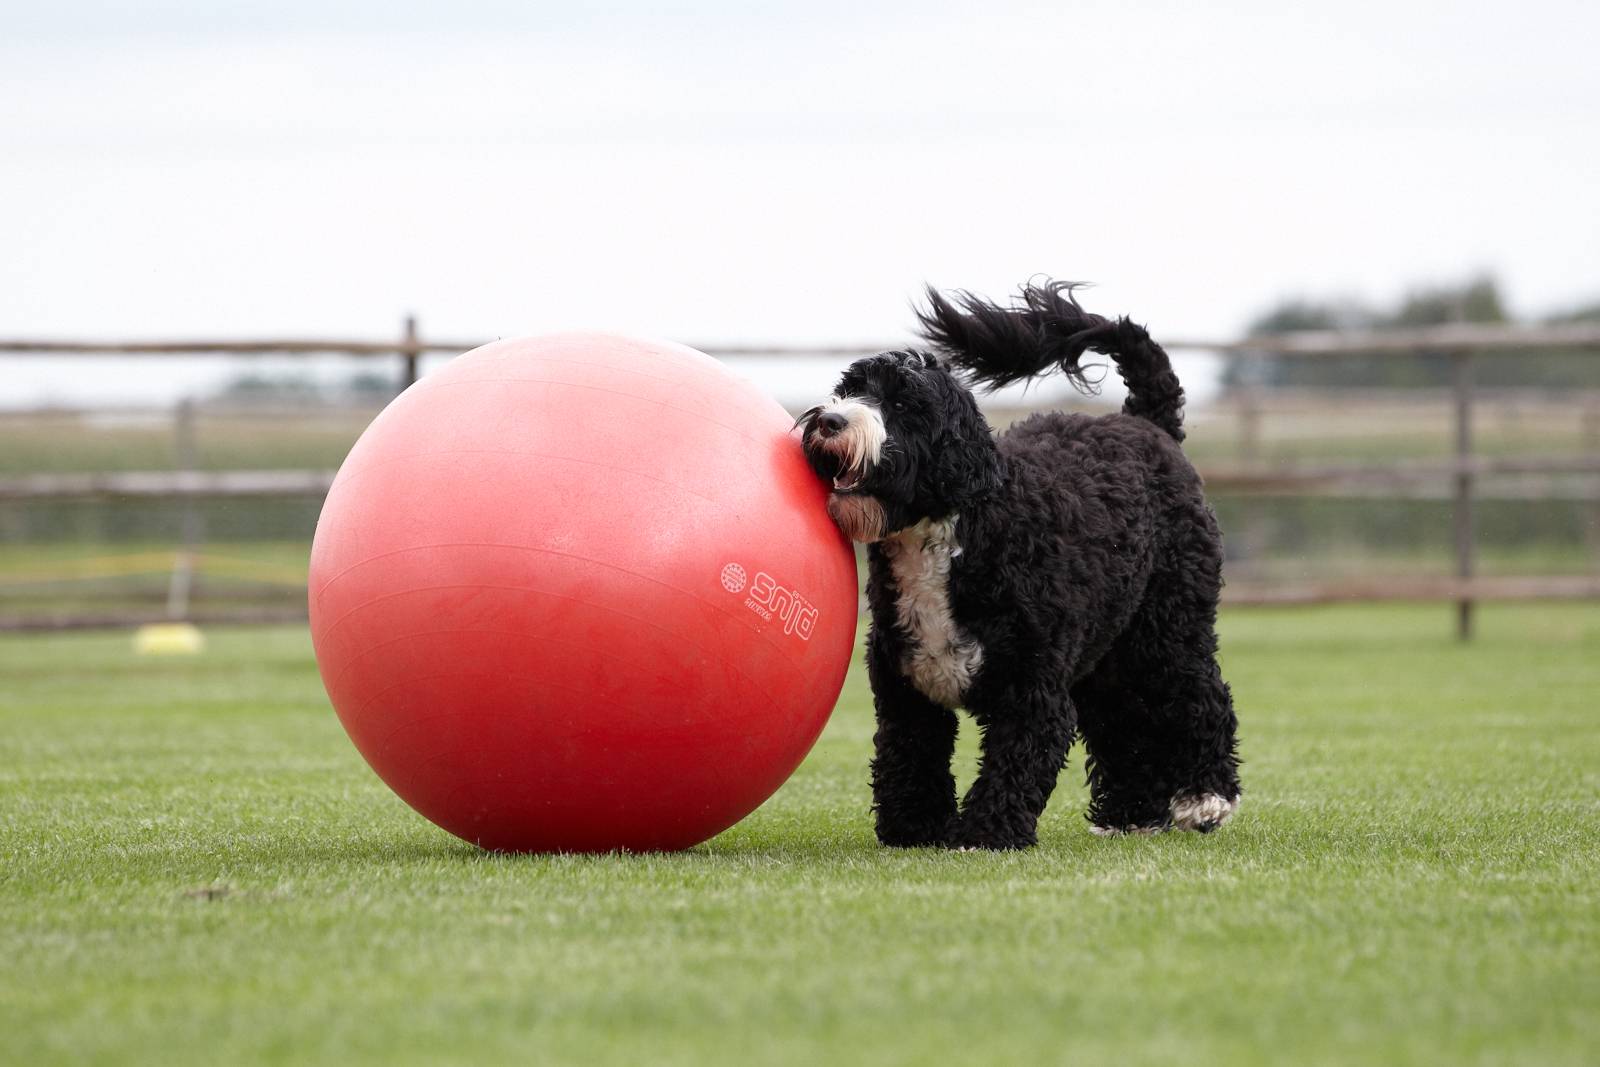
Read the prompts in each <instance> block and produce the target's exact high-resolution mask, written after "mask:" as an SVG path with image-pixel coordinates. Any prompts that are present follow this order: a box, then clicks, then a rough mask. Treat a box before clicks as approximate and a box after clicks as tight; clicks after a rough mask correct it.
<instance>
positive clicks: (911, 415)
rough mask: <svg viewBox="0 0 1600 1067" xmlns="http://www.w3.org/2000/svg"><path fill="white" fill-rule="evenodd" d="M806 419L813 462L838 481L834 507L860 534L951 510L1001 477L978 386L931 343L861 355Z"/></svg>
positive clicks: (849, 530) (877, 534)
mask: <svg viewBox="0 0 1600 1067" xmlns="http://www.w3.org/2000/svg"><path fill="white" fill-rule="evenodd" d="M796 425H797V426H799V427H801V443H802V445H803V447H804V448H805V453H806V459H807V460H808V461H809V462H810V463H811V468H812V469H813V470H815V471H816V472H817V474H818V476H819V477H821V478H823V479H825V480H826V481H828V482H829V483H830V484H831V485H832V486H833V492H832V493H831V494H830V495H829V497H828V513H829V514H830V515H832V516H833V520H834V522H836V523H837V524H838V525H839V528H840V529H841V530H843V531H844V532H845V534H846V535H847V536H849V537H850V538H851V539H852V540H855V541H877V540H879V539H881V538H883V537H885V536H887V535H889V534H892V533H894V532H895V531H897V530H902V529H904V528H906V527H907V526H911V525H913V524H914V523H916V522H919V521H920V520H922V519H927V518H943V517H945V516H946V515H949V514H951V513H952V512H955V511H957V510H959V509H960V508H962V507H963V506H965V505H966V504H967V503H969V502H970V501H972V500H974V499H976V498H977V497H979V496H981V495H983V494H984V493H987V492H989V491H991V490H992V489H994V488H996V487H998V486H999V484H1000V480H1001V476H1002V475H1001V463H1000V455H999V452H998V451H997V450H996V449H995V446H994V437H993V435H992V434H991V433H990V431H989V424H988V423H987V422H986V421H985V420H984V417H983V414H982V413H981V412H980V411H979V410H978V404H977V401H976V400H975V399H974V398H973V396H972V392H971V390H969V389H968V388H967V387H966V386H965V385H964V384H962V382H961V381H960V380H959V379H958V378H957V377H956V376H955V375H954V374H952V373H951V371H950V368H949V367H947V366H946V365H944V364H943V363H941V362H940V361H939V360H938V359H936V358H935V357H933V356H931V355H929V354H927V353H925V352H885V353H882V354H880V355H876V356H869V357H867V358H865V359H860V360H857V361H856V362H855V363H852V364H851V365H850V367H849V368H848V369H846V370H845V372H844V375H843V376H842V377H841V378H840V379H839V385H838V387H837V388H835V389H834V391H833V396H831V397H829V398H828V401H827V403H825V404H819V405H817V406H816V407H814V408H812V409H811V410H809V411H807V412H806V413H805V414H803V415H801V416H800V419H799V421H798V422H797V423H796Z"/></svg>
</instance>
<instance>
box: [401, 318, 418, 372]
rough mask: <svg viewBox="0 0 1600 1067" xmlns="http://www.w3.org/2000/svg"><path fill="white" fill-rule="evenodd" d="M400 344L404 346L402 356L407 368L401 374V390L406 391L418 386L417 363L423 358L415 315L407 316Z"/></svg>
mask: <svg viewBox="0 0 1600 1067" xmlns="http://www.w3.org/2000/svg"><path fill="white" fill-rule="evenodd" d="M400 343H401V345H402V346H403V347H402V348H401V350H400V354H401V356H402V358H403V359H404V360H405V368H404V370H402V371H401V374H400V388H401V390H406V389H409V388H411V387H412V386H413V385H416V384H417V361H418V360H419V359H420V358H421V357H422V352H421V341H420V340H419V338H418V334H417V317H416V316H415V315H407V316H406V323H405V330H404V334H403V336H402V337H401V342H400Z"/></svg>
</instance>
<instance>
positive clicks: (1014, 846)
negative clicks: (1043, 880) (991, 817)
mask: <svg viewBox="0 0 1600 1067" xmlns="http://www.w3.org/2000/svg"><path fill="white" fill-rule="evenodd" d="M1038 841H1039V837H1038V834H1037V832H1035V831H1034V830H1032V829H1031V828H1028V829H1024V828H1022V827H1015V826H1011V827H1007V826H984V825H978V824H975V823H970V822H967V821H965V820H963V822H962V823H961V824H960V825H959V826H957V827H956V828H955V830H954V831H953V832H952V833H951V835H950V839H949V841H947V842H946V843H945V847H946V848H949V849H953V850H955V851H957V852H1015V851H1017V850H1019V849H1024V848H1032V847H1033V846H1034V845H1036V844H1037V843H1038Z"/></svg>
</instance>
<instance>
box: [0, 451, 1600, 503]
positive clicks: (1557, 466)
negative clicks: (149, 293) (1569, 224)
mask: <svg viewBox="0 0 1600 1067" xmlns="http://www.w3.org/2000/svg"><path fill="white" fill-rule="evenodd" d="M1199 472H1200V476H1201V478H1202V479H1203V480H1204V481H1205V484H1206V487H1207V488H1208V489H1211V490H1213V491H1220V492H1235V493H1254V494H1261V495H1273V494H1277V495H1307V496H1311V495H1337V496H1343V495H1347V494H1348V491H1349V490H1351V489H1358V488H1370V489H1373V490H1377V491H1378V492H1377V494H1376V495H1397V496H1405V495H1407V491H1408V490H1411V489H1414V488H1415V487H1417V486H1418V485H1419V484H1426V483H1429V482H1434V483H1441V482H1444V481H1447V480H1448V479H1451V478H1455V477H1458V476H1460V475H1463V474H1466V475H1470V476H1472V477H1474V478H1485V477H1491V476H1495V477H1504V476H1523V475H1597V476H1600V455H1597V456H1543V457H1536V456H1525V457H1516V458H1506V459H1499V458H1488V457H1482V456H1474V457H1471V458H1468V459H1441V460H1401V461H1397V462H1395V463H1390V464H1375V463H1304V464H1277V465H1262V464H1220V463H1210V464H1200V465H1199ZM334 474H335V472H334V471H331V470H324V471H315V470H235V471H118V472H114V473H92V474H27V475H22V476H19V477H9V478H8V477H0V500H49V499H56V500H62V499H66V500H88V499H114V498H119V497H155V498H166V499H183V498H186V497H199V498H204V497H284V496H297V497H298V496H322V495H324V494H325V493H327V491H328V489H329V487H330V486H331V485H332V484H333V477H334ZM1385 489H1389V490H1393V492H1392V493H1384V492H1382V490H1385ZM1514 495H1516V494H1514ZM1577 495H1578V497H1579V498H1580V499H1589V498H1591V497H1593V498H1594V499H1600V487H1595V488H1592V489H1590V490H1588V491H1585V492H1582V493H1579V494H1577ZM1430 499H1431V498H1430Z"/></svg>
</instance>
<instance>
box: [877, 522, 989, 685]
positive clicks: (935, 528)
mask: <svg viewBox="0 0 1600 1067" xmlns="http://www.w3.org/2000/svg"><path fill="white" fill-rule="evenodd" d="M955 527H956V521H955V519H941V520H938V521H933V520H927V519H925V520H923V521H922V522H919V523H917V525H915V526H912V527H910V528H909V529H905V530H901V531H900V532H899V533H897V534H894V535H892V536H890V537H886V538H884V540H883V542H882V544H883V551H884V555H885V556H886V557H887V558H888V561H889V570H890V573H891V574H893V575H894V581H895V587H896V591H897V598H896V600H895V613H896V616H897V617H898V619H899V622H900V627H901V629H903V630H904V631H905V632H906V635H907V636H908V637H910V639H911V647H910V649H909V650H908V651H907V652H906V657H905V659H904V661H903V662H902V663H901V669H902V670H904V671H905V673H906V677H908V678H910V679H911V682H912V684H913V685H915V686H916V687H917V688H918V689H919V690H921V691H922V693H923V695H925V696H926V697H928V699H930V700H932V701H934V702H935V703H938V704H942V705H944V706H945V707H947V708H953V707H955V706H956V705H957V704H960V703H961V697H962V695H963V694H965V693H966V691H967V687H968V686H970V685H971V684H972V677H973V675H975V674H977V673H978V668H979V667H980V666H981V665H982V663H983V647H982V646H981V645H979V644H978V642H976V641H974V640H972V639H971V638H969V637H967V636H966V635H965V634H963V633H962V632H961V630H960V629H959V628H958V627H957V626H956V620H955V616H954V615H953V614H952V613H951V611H950V563H951V561H952V560H953V559H955V557H956V556H958V555H960V554H961V546H960V544H959V543H958V542H957V541H956V530H955Z"/></svg>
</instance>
